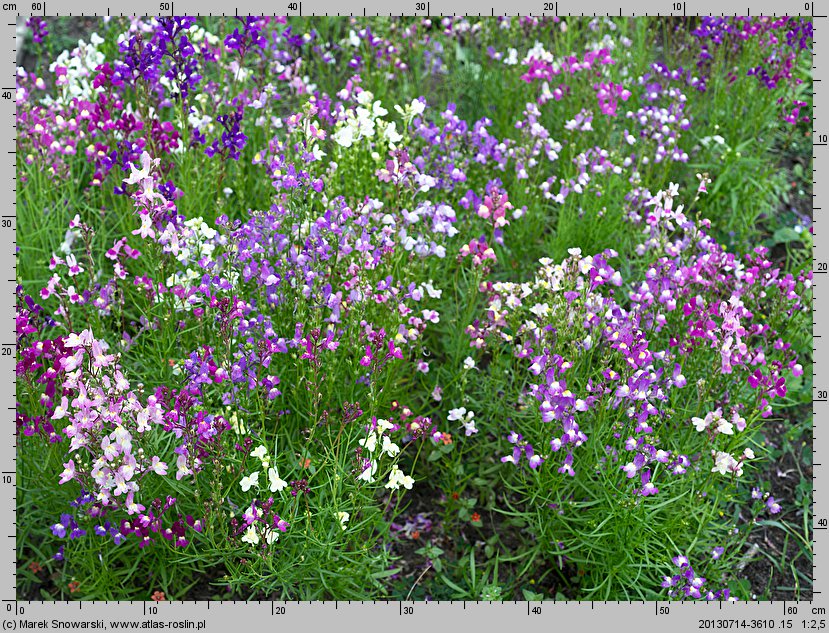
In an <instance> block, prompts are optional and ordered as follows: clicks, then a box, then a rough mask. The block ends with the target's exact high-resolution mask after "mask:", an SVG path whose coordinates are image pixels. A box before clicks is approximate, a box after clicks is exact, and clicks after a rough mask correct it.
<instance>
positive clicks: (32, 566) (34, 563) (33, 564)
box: [29, 561, 43, 574]
mask: <svg viewBox="0 0 829 633" xmlns="http://www.w3.org/2000/svg"><path fill="white" fill-rule="evenodd" d="M29 570H30V571H31V572H32V573H33V574H36V573H37V572H39V571H43V567H41V566H40V563H38V562H37V561H32V562H31V563H29Z"/></svg>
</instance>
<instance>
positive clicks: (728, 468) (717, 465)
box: [711, 451, 743, 477]
mask: <svg viewBox="0 0 829 633" xmlns="http://www.w3.org/2000/svg"><path fill="white" fill-rule="evenodd" d="M711 453H712V454H713V455H714V467H713V468H712V469H711V472H712V473H720V474H723V475H728V474H730V473H733V474H735V475H736V476H737V477H739V476H740V475H742V474H743V466H742V464H741V463H740V462H738V461H737V460H736V459H734V456H733V455H731V453H725V452H723V451H711Z"/></svg>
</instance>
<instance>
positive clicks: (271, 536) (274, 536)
mask: <svg viewBox="0 0 829 633" xmlns="http://www.w3.org/2000/svg"><path fill="white" fill-rule="evenodd" d="M278 540H279V532H278V531H277V530H270V529H269V530H267V531H266V532H265V542H266V543H267V544H268V545H270V544H272V543H273V542H274V541H278Z"/></svg>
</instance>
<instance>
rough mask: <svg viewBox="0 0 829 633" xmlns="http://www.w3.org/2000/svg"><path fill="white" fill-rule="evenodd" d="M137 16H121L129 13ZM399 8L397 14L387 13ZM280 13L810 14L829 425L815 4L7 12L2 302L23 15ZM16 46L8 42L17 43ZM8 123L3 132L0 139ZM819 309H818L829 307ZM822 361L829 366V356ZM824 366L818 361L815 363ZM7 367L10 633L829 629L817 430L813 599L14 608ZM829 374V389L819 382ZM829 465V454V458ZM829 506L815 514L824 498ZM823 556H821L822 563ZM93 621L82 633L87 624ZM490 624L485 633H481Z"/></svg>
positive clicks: (309, 1) (3, 579)
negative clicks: (28, 632) (93, 632)
mask: <svg viewBox="0 0 829 633" xmlns="http://www.w3.org/2000/svg"><path fill="white" fill-rule="evenodd" d="M127 8H128V9H129V12H127V13H125V12H124V10H125V9H127ZM390 8H392V9H393V11H392V12H389V9H390ZM271 12H273V13H277V14H282V15H285V14H287V15H297V16H300V15H301V16H322V15H341V16H361V17H362V16H369V17H370V16H391V15H395V16H397V15H407V16H413V15H419V16H424V17H426V16H440V15H468V16H519V15H532V16H542V15H545V16H562V17H563V16H579V17H588V16H589V17H594V16H609V17H619V16H663V17H668V16H702V15H713V16H718V15H720V16H729V15H751V16H760V15H766V16H782V15H800V16H811V17H812V18H813V19H814V31H815V39H814V42H813V58H812V61H813V63H812V68H813V73H814V81H815V83H814V86H815V88H814V116H813V122H814V129H813V156H814V162H813V170H814V175H813V192H812V195H813V199H814V202H813V211H814V213H813V215H814V216H815V217H814V227H813V229H814V238H815V239H814V250H813V261H814V266H813V269H814V272H815V273H816V277H815V280H816V281H815V284H814V287H815V291H814V308H813V315H814V319H813V335H814V338H813V347H814V388H815V390H816V391H815V398H814V408H813V411H814V420H815V421H817V420H819V419H822V418H823V417H829V401H828V400H829V398H826V397H818V396H817V391H818V390H821V389H829V369H824V367H825V366H829V348H827V345H829V316H827V317H823V318H822V319H821V317H819V316H818V315H821V314H823V312H827V313H829V294H826V295H825V296H824V291H823V285H822V286H821V291H817V289H816V286H817V282H818V281H820V283H821V284H824V283H825V282H824V279H829V273H827V271H829V243H827V245H823V244H822V240H823V237H822V236H823V223H822V222H821V226H820V227H818V226H817V224H818V222H817V219H818V218H817V215H818V214H817V213H816V212H817V211H820V210H822V207H823V205H824V204H825V205H828V206H829V180H827V181H822V180H821V179H820V178H818V177H817V174H818V173H820V172H819V170H820V169H821V168H822V167H823V166H824V165H826V163H827V160H829V157H828V156H827V152H829V123H827V121H829V115H824V114H822V113H819V112H818V107H819V106H822V105H823V102H824V97H823V92H822V91H823V90H825V88H824V87H823V86H825V85H826V83H827V82H829V77H827V75H829V73H827V72H825V71H824V69H823V64H822V62H823V59H824V56H826V55H827V53H826V52H825V51H826V50H827V49H826V47H825V46H824V45H823V37H824V35H823V34H824V30H826V29H829V18H828V17H827V13H829V4H823V3H818V2H801V1H799V0H797V1H794V2H774V1H770V0H756V1H752V2H751V3H750V4H747V3H738V2H731V1H725V2H724V1H723V0H718V1H716V2H715V1H712V0H700V1H699V2H697V1H687V2H668V1H654V0H647V1H642V2H635V3H633V2H629V3H626V4H620V3H619V2H618V0H616V1H615V2H614V1H604V0H591V1H590V2H589V3H586V2H576V1H575V0H560V1H558V2H544V1H543V0H519V1H515V0H509V1H507V0H499V1H498V2H489V3H486V4H485V5H482V4H481V3H479V2H473V1H472V0H445V1H444V2H437V1H436V0H431V1H430V2H416V1H415V0H404V1H403V2H401V3H397V4H395V5H390V4H389V3H388V2H386V1H385V0H361V1H360V2H355V3H353V4H349V3H335V2H330V1H326V0H316V1H315V0H304V1H303V2H298V1H291V0H282V1H281V2H279V3H273V2H267V3H265V2H264V1H262V0H259V1H256V0H242V1H239V2H235V3H233V4H232V5H228V4H224V3H219V2H216V1H215V0H199V1H198V2H197V1H195V0H176V1H175V2H172V1H170V2H159V1H151V2H145V1H139V2H135V3H131V4H130V5H119V4H112V3H109V2H106V1H102V0H86V1H75V0H49V1H48V2H46V1H39V2H31V1H30V0H26V1H25V2H16V3H15V2H5V3H0V20H2V21H0V32H2V33H3V35H4V37H5V39H4V40H3V41H5V42H6V45H7V46H8V49H7V51H6V55H8V57H7V59H8V60H9V66H7V71H6V72H5V73H3V74H2V76H3V77H4V78H3V79H2V80H0V116H2V117H5V119H4V120H6V121H7V125H9V127H7V128H6V131H5V132H4V135H3V137H4V138H5V139H7V140H6V142H5V144H6V147H7V150H8V151H7V152H5V153H4V154H3V158H2V161H0V162H2V167H1V168H2V170H3V171H2V174H3V175H2V176H1V177H2V178H3V180H4V181H5V182H7V183H9V189H7V190H5V194H4V196H5V204H3V209H4V211H3V213H2V214H0V226H1V227H2V231H0V240H2V244H0V257H2V262H1V263H0V266H2V267H3V271H4V272H3V273H0V283H2V284H3V285H4V287H3V292H4V293H7V295H6V296H9V295H12V297H11V298H12V299H13V298H14V296H13V295H14V294H15V292H16V285H17V280H16V254H15V251H16V222H15V204H16V201H15V196H16V154H15V150H16V129H15V127H16V126H15V97H14V92H15V77H16V68H17V46H18V25H19V24H21V21H22V20H25V17H26V16H30V15H42V16H107V15H112V16H117V15H134V14H142V15H193V16H207V15H213V16H232V15H246V14H256V15H259V14H263V13H271ZM9 43H10V44H9ZM2 127H3V126H0V128H2ZM820 306H822V307H820ZM0 310H2V313H3V318H4V319H8V322H9V323H10V325H11V331H10V333H9V335H8V338H7V339H6V340H1V341H0V343H2V345H1V346H0V347H2V348H3V349H13V348H14V345H15V341H16V327H15V313H14V302H13V301H9V302H8V303H4V304H3V306H2V307H1V308H0ZM824 356H826V359H824V358H823V357H824ZM818 358H820V362H818ZM0 369H2V371H3V372H4V375H5V376H6V380H7V381H8V382H6V381H3V385H2V392H0V393H2V394H4V395H3V402H5V403H6V404H5V406H6V407H7V410H8V411H9V417H10V424H9V426H8V427H7V428H8V429H9V430H8V432H9V434H10V435H11V437H10V438H9V440H8V441H0V468H1V469H2V486H0V507H2V508H5V509H6V515H5V516H3V518H2V519H0V525H2V526H4V528H2V529H4V530H5V532H4V533H5V534H6V536H7V537H8V538H7V539H6V543H5V545H3V546H2V547H0V552H2V553H0V613H2V618H0V619H2V621H3V630H15V631H16V630H20V629H31V628H42V629H46V630H74V629H78V628H94V629H97V630H118V629H138V630H143V629H159V628H166V629H170V628H175V629H178V630H188V631H197V630H198V631H200V630H207V631H229V630H232V629H233V628H234V627H238V626H239V625H240V624H242V623H243V626H246V627H251V626H258V625H265V626H268V627H272V628H275V627H277V626H278V627H284V626H289V627H291V629H292V630H298V627H302V630H310V631H313V630H318V628H320V629H321V627H323V626H328V627H342V626H343V624H345V625H346V626H347V628H348V629H349V630H350V629H351V628H352V627H353V628H356V627H357V626H360V627H364V626H366V625H368V626H377V625H380V626H393V627H395V630H400V631H418V632H421V631H422V630H423V628H424V627H431V626H434V627H440V628H444V629H445V628H449V627H453V626H455V625H464V626H472V627H478V629H479V630H497V629H501V630H505V629H506V630H509V629H514V628H516V627H522V626H532V627H535V626H539V625H540V626H542V627H544V629H545V630H553V627H564V628H565V629H569V628H571V627H576V626H579V625H581V626H585V624H586V623H588V622H589V625H588V626H589V627H590V628H594V627H595V628H596V629H597V630H601V629H604V628H605V627H606V628H608V629H610V628H611V627H612V628H614V629H616V628H618V627H619V626H620V625H621V626H622V628H624V629H627V628H628V627H631V628H633V627H635V628H636V629H637V630H638V631H642V632H645V631H647V632H650V631H653V632H654V633H656V632H659V633H664V631H665V630H666V627H668V628H669V629H670V630H682V631H685V630H688V631H690V630H692V629H724V628H728V629H745V628H750V629H791V630H811V629H816V630H817V629H823V628H827V621H829V617H827V615H826V613H827V612H826V609H827V608H829V600H825V599H824V595H826V594H829V580H828V579H829V574H827V572H824V571H823V567H818V561H820V562H821V564H825V563H823V558H822V555H823V551H824V544H825V543H826V540H827V539H829V495H827V492H826V490H827V487H826V485H825V484H822V483H821V482H820V481H819V478H820V477H821V476H823V470H824V467H823V465H822V463H821V462H822V460H823V453H824V452H827V455H829V435H827V433H826V432H825V431H821V432H820V433H817V432H815V433H814V437H813V441H814V443H813V454H814V458H813V479H814V490H813V504H814V507H813V522H814V524H813V532H812V534H813V541H812V545H813V557H814V559H813V563H814V573H813V580H814V591H813V594H814V600H810V601H800V602H789V601H785V602H780V601H774V602H768V601H764V602H759V601H758V602H738V603H736V604H730V603H722V602H704V601H700V602H683V603H677V602H588V601H582V602H573V601H565V602H563V601H545V602H543V603H542V602H513V601H506V602H484V601H479V602H470V601H467V602H460V601H435V602H426V603H424V602H394V601H362V602H358V601H350V602H342V601H336V602H335V601H324V602H313V603H311V602H257V601H254V602H241V601H227V602H221V601H219V602H209V601H199V602H195V601H192V602H190V601H188V602H181V601H171V602H160V603H156V602H138V601H125V602H53V603H48V602H39V601H22V600H17V588H16V568H17V560H16V546H15V543H16V541H15V538H16V512H17V508H16V493H15V486H16V457H15V455H16V434H15V426H14V415H13V414H14V411H15V408H16V406H15V405H16V400H15V383H16V380H15V356H14V354H3V355H2V356H0ZM824 375H825V376H826V377H825V378H824V377H823V376H824ZM827 459H829V457H827ZM819 498H824V501H823V502H821V503H820V504H818V499H819ZM819 555H820V556H819ZM84 623H86V626H85V627H82V626H81V625H83V624H84ZM482 627H483V628H482Z"/></svg>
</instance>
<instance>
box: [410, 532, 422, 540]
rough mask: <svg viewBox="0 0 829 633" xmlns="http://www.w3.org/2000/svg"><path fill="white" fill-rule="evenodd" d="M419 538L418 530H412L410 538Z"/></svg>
mask: <svg viewBox="0 0 829 633" xmlns="http://www.w3.org/2000/svg"><path fill="white" fill-rule="evenodd" d="M418 538H420V530H415V531H414V532H412V540H414V539H418Z"/></svg>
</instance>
